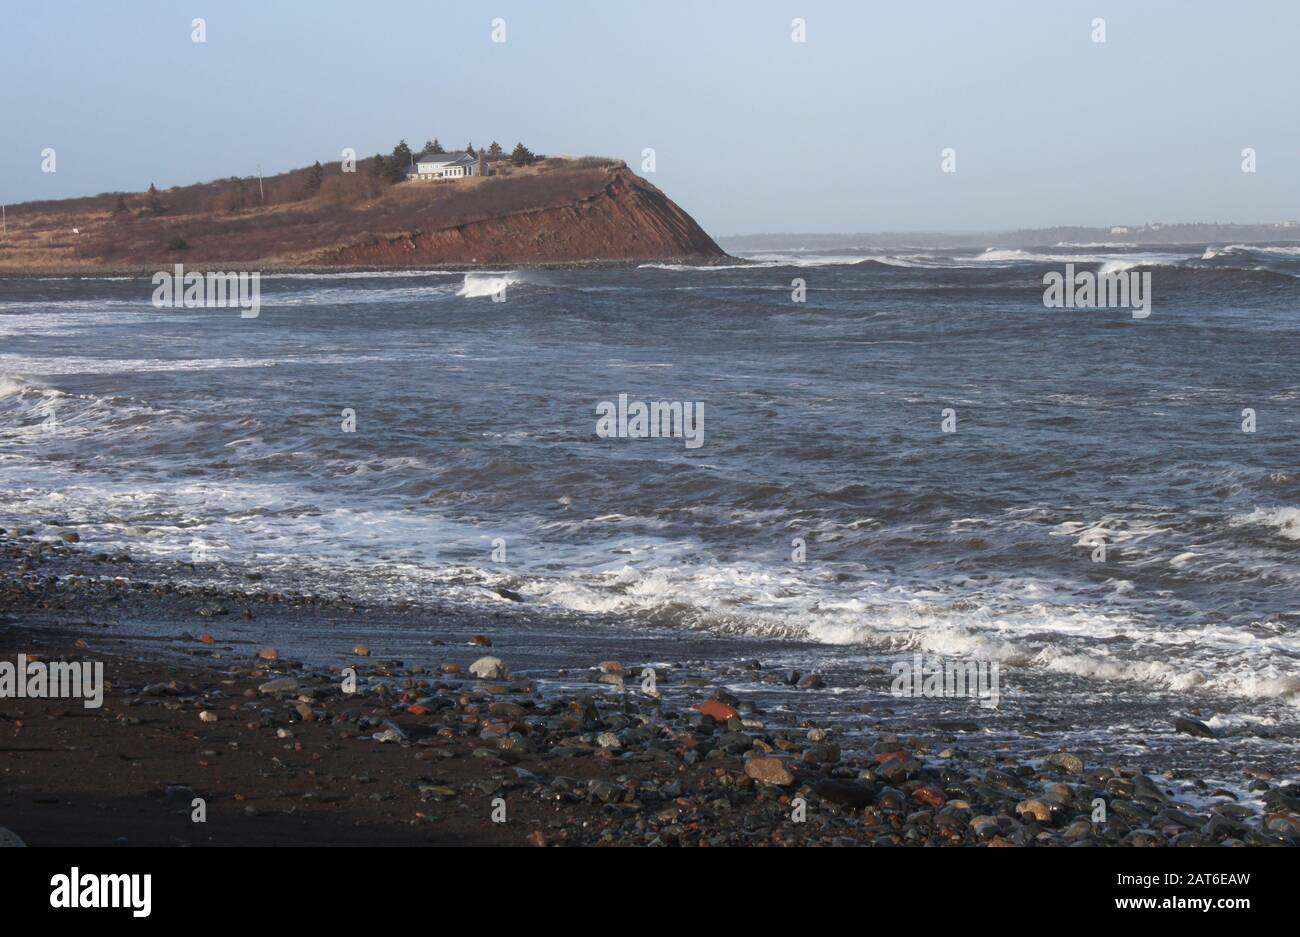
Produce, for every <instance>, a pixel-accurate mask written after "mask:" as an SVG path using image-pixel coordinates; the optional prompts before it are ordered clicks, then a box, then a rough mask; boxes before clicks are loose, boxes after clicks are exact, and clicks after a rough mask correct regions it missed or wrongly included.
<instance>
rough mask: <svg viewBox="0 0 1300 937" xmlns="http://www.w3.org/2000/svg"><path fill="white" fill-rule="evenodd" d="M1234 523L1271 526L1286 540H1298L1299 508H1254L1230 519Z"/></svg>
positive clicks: (1299, 535)
mask: <svg viewBox="0 0 1300 937" xmlns="http://www.w3.org/2000/svg"><path fill="white" fill-rule="evenodd" d="M1232 522H1233V523H1234V524H1238V525H1240V524H1259V525H1261V526H1263V527H1272V528H1274V529H1275V530H1277V532H1278V533H1280V534H1281V535H1282V536H1283V537H1286V538H1287V539H1288V540H1300V508H1287V507H1282V508H1256V509H1255V510H1253V511H1251V512H1250V513H1249V514H1242V515H1239V516H1237V517H1234V518H1233V519H1232Z"/></svg>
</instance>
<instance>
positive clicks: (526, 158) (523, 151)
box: [510, 143, 533, 166]
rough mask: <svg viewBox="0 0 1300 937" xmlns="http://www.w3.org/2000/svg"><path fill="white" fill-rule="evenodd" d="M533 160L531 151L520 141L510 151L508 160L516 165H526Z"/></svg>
mask: <svg viewBox="0 0 1300 937" xmlns="http://www.w3.org/2000/svg"><path fill="white" fill-rule="evenodd" d="M532 161H533V151H532V150H530V149H529V148H528V147H526V146H524V145H523V144H522V143H516V144H515V148H514V150H513V151H512V152H511V153H510V162H512V163H514V164H515V165H516V166H527V165H528V164H529V163H531V162H532Z"/></svg>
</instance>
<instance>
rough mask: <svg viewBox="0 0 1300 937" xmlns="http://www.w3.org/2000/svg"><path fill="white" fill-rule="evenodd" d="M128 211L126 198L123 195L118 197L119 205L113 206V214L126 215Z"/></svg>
mask: <svg viewBox="0 0 1300 937" xmlns="http://www.w3.org/2000/svg"><path fill="white" fill-rule="evenodd" d="M127 210H128V209H127V207H126V197H125V196H123V195H119V196H118V197H117V204H116V205H114V206H113V214H115V215H124V214H126V212H127Z"/></svg>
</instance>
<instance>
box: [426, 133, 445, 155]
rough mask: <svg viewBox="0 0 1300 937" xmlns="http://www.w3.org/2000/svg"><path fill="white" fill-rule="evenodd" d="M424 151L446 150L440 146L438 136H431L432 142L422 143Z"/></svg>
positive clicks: (437, 151)
mask: <svg viewBox="0 0 1300 937" xmlns="http://www.w3.org/2000/svg"><path fill="white" fill-rule="evenodd" d="M424 151H425V152H426V153H446V152H447V151H446V150H444V149H443V148H442V144H441V143H439V142H438V138H437V137H434V138H433V142H432V143H426V144H425V145H424Z"/></svg>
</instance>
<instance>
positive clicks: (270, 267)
mask: <svg viewBox="0 0 1300 937" xmlns="http://www.w3.org/2000/svg"><path fill="white" fill-rule="evenodd" d="M648 263H653V264H681V265H683V266H696V267H715V266H718V265H719V264H749V263H753V261H749V260H746V259H744V258H742V257H732V256H730V255H724V256H722V257H716V258H711V259H708V260H701V259H699V258H698V257H680V258H673V257H669V258H664V259H662V260H577V261H555V262H550V263H509V262H506V261H500V262H494V263H477V264H476V263H448V264H400V265H379V264H357V265H348V266H341V265H330V264H258V263H252V262H249V261H234V262H231V263H225V264H223V263H220V262H215V261H199V262H189V261H186V260H183V259H177V260H176V261H175V262H174V264H168V265H165V266H162V267H157V266H152V267H121V268H98V267H70V268H67V269H57V268H56V269H49V270H4V269H0V280H65V279H85V280H95V279H103V278H106V277H129V278H132V279H149V278H150V277H152V276H153V275H154V274H155V273H157V272H158V271H159V270H163V271H171V269H172V267H173V266H174V265H175V264H182V265H183V266H184V267H185V269H186V271H188V272H193V273H209V272H216V271H221V272H229V273H238V272H241V271H247V272H249V273H254V272H256V273H273V274H286V275H294V274H317V273H392V272H394V271H403V270H406V271H410V272H412V273H417V272H421V271H435V272H440V273H460V272H464V273H477V272H480V271H485V270H497V269H501V268H504V267H508V268H510V269H512V270H587V269H594V270H606V269H619V268H631V267H639V266H642V265H643V264H648Z"/></svg>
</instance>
